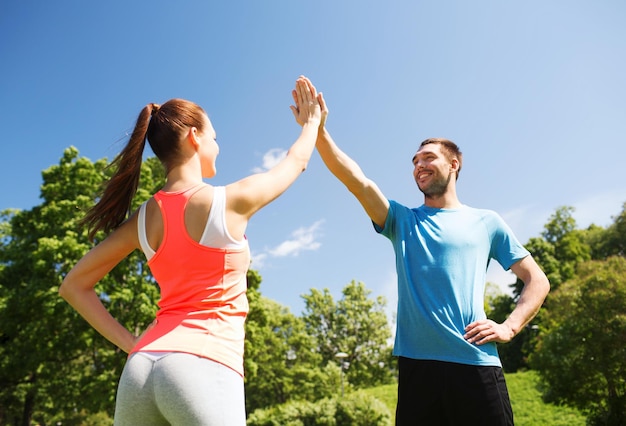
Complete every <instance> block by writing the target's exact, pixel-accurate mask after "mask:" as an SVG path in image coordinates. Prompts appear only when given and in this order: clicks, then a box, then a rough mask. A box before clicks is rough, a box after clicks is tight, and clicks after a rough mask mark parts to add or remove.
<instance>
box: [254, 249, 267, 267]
mask: <svg viewBox="0 0 626 426" xmlns="http://www.w3.org/2000/svg"><path fill="white" fill-rule="evenodd" d="M265 259H267V253H252V263H251V264H252V267H253V268H255V269H258V268H262V267H263V265H265Z"/></svg>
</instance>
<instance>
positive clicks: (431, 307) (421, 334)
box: [374, 200, 529, 366]
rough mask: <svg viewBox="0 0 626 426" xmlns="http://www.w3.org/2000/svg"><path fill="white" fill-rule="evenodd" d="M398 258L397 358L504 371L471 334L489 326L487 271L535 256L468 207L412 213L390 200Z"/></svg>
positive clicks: (490, 347) (386, 231) (491, 347)
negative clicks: (485, 322)
mask: <svg viewBox="0 0 626 426" xmlns="http://www.w3.org/2000/svg"><path fill="white" fill-rule="evenodd" d="M374 227H375V229H376V231H377V232H379V233H380V234H382V235H384V236H385V237H387V238H389V240H391V242H392V243H393V247H394V251H395V254H396V271H397V274H398V315H397V325H396V339H395V345H394V355H396V356H403V357H407V358H413V359H428V360H438V361H448V362H456V363H461V364H470V365H490V366H501V363H500V358H499V356H498V351H497V349H496V344H495V343H487V344H484V345H480V346H478V345H476V344H472V343H468V342H467V341H466V340H465V339H464V338H463V334H464V333H465V327H466V326H467V325H468V324H469V323H471V322H473V321H476V320H479V319H484V318H486V314H485V309H484V293H485V283H486V275H487V266H488V265H489V261H490V259H495V260H496V261H497V262H498V263H500V265H502V267H503V268H504V269H505V270H508V269H509V268H510V267H511V265H513V264H514V263H515V262H517V261H518V260H521V259H523V258H524V257H526V256H528V255H529V252H528V251H527V250H526V249H525V248H524V246H522V245H521V244H520V243H519V241H518V240H517V239H516V238H515V236H514V235H513V232H512V231H511V230H510V228H509V227H508V226H507V225H506V223H504V221H503V220H502V218H501V217H500V216H499V215H498V214H497V213H495V212H493V211H490V210H480V209H474V208H471V207H467V206H462V207H460V208H457V209H437V208H432V207H426V206H424V205H423V206H421V207H419V208H415V209H410V208H408V207H405V206H403V205H401V204H399V203H397V202H395V201H393V200H390V206H389V214H388V215H387V219H386V221H385V227H384V228H383V229H380V227H378V226H377V225H376V224H374Z"/></svg>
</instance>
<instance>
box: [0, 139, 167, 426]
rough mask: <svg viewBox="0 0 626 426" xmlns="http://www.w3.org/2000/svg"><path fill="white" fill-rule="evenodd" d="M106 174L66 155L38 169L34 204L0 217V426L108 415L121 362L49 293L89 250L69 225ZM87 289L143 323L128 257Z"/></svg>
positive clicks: (141, 294)
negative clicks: (37, 193) (38, 188)
mask: <svg viewBox="0 0 626 426" xmlns="http://www.w3.org/2000/svg"><path fill="white" fill-rule="evenodd" d="M144 169H145V170H144V171H143V173H144V174H145V175H147V176H150V177H151V178H152V181H151V182H149V185H148V186H150V187H152V186H154V185H156V184H157V182H156V181H157V180H158V179H157V177H158V176H160V179H161V183H162V181H163V179H162V173H161V174H160V175H159V171H158V169H156V168H155V167H154V164H152V167H151V166H150V163H149V162H148V163H146V164H145V165H144ZM108 173H109V172H108V170H107V169H106V161H105V160H100V161H97V162H95V163H92V162H91V161H89V160H88V159H86V158H79V157H78V151H77V150H76V149H75V148H68V149H67V150H65V151H64V153H63V157H62V158H61V159H60V162H59V164H58V165H55V166H52V167H50V168H48V169H47V170H44V171H43V172H42V177H43V184H42V186H41V197H42V199H43V201H42V203H41V204H40V205H38V206H35V207H33V208H32V209H31V210H25V211H15V210H13V211H5V212H3V213H2V216H1V220H2V222H1V226H0V342H2V345H1V346H0V407H1V408H0V423H1V424H27V423H29V422H30V421H31V420H35V421H37V422H39V423H41V424H48V423H51V422H55V421H63V422H64V424H85V423H86V422H87V420H86V419H85V417H86V416H89V414H88V413H98V412H104V413H107V412H108V413H111V412H112V409H113V403H114V394H115V388H116V383H117V378H118V377H119V374H120V372H121V368H122V365H123V363H124V361H125V358H126V355H125V354H124V353H121V351H119V350H118V349H117V348H114V347H112V345H111V344H110V343H108V342H106V341H105V340H104V339H103V338H102V337H100V335H98V334H97V333H96V332H95V331H93V329H92V328H91V327H89V326H88V325H87V323H86V322H85V321H83V320H82V319H81V318H80V317H79V316H78V315H77V314H76V313H75V312H74V311H73V310H72V309H71V308H70V307H69V305H67V303H65V302H64V301H63V300H62V299H61V298H60V297H59V296H58V287H59V285H60V283H61V281H62V279H63V276H64V275H65V274H66V273H67V272H68V271H69V270H70V268H71V267H72V266H73V265H74V264H75V263H76V262H77V261H78V259H80V257H82V255H83V254H84V253H85V252H86V251H87V250H89V248H90V247H91V244H90V243H89V241H88V240H87V236H86V230H82V229H80V227H79V221H80V219H82V217H83V215H84V212H85V211H86V209H88V208H89V207H90V206H91V205H92V204H93V200H94V199H95V197H96V195H97V194H98V192H99V190H100V186H101V184H102V182H103V181H104V180H105V179H106V178H107V177H108ZM144 183H145V182H144ZM142 190H144V187H143V186H142ZM142 195H143V196H144V198H143V199H145V193H144V192H142ZM141 201H143V200H142V199H139V197H138V198H137V199H136V200H135V202H136V204H138V203H139V202H141ZM100 237H101V236H100ZM97 290H98V291H99V293H100V294H101V296H102V298H103V300H104V301H105V303H107V304H108V305H109V306H108V307H109V308H110V309H111V311H112V312H113V314H114V315H115V316H116V317H117V318H118V319H119V320H120V321H121V322H122V323H124V324H125V325H127V326H129V327H130V328H131V329H132V328H136V329H143V327H145V325H146V324H147V323H148V322H149V321H151V318H150V317H152V315H153V314H154V301H155V300H156V297H157V294H158V292H157V289H156V286H155V285H154V283H153V282H152V280H151V278H150V276H149V273H148V271H147V270H144V269H143V266H142V259H140V258H139V257H138V255H133V256H131V257H130V258H129V259H127V261H126V262H124V263H123V264H121V265H119V266H118V267H117V268H116V269H115V270H114V271H112V272H111V274H109V276H107V278H105V279H104V280H103V281H102V282H101V283H100V284H99V286H98V288H97ZM81 416H82V417H81ZM72 419H73V420H72Z"/></svg>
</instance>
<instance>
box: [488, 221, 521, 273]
mask: <svg viewBox="0 0 626 426" xmlns="http://www.w3.org/2000/svg"><path fill="white" fill-rule="evenodd" d="M489 222H490V228H491V230H490V231H491V233H492V238H491V253H490V255H491V257H492V258H493V259H495V260H496V261H498V263H499V264H500V265H501V266H502V268H504V269H505V270H507V271H508V270H509V269H511V266H512V265H513V264H514V263H515V262H517V261H519V260H522V259H523V258H525V257H526V256H528V255H529V254H530V252H529V251H528V250H526V248H525V247H524V246H523V245H522V244H521V243H520V242H519V240H518V239H517V237H515V234H513V231H512V230H511V228H509V226H508V225H507V224H506V222H504V220H503V219H502V218H501V217H500V216H499V215H498V214H497V213H495V212H491V215H490V220H489Z"/></svg>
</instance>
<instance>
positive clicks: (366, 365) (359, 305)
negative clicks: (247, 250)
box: [303, 281, 395, 388]
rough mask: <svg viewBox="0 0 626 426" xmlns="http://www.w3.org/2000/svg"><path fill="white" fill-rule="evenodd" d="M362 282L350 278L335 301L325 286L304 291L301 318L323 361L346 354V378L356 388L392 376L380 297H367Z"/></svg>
mask: <svg viewBox="0 0 626 426" xmlns="http://www.w3.org/2000/svg"><path fill="white" fill-rule="evenodd" d="M370 293H371V291H370V290H368V289H366V288H365V285H364V284H363V283H357V282H355V281H352V282H351V283H350V284H348V285H347V286H346V287H344V289H343V291H342V294H343V297H342V299H341V300H339V301H338V302H335V300H334V299H333V297H332V295H331V294H330V292H329V291H328V289H324V290H323V291H319V290H317V289H312V290H311V292H310V294H307V295H304V296H303V298H304V301H305V312H304V315H303V319H304V322H305V324H306V329H307V331H308V333H309V334H310V335H311V336H313V338H314V339H315V344H316V351H317V352H318V353H319V354H320V355H321V356H322V359H323V362H324V363H329V362H340V361H339V360H338V359H337V358H336V355H337V353H339V352H344V353H346V354H347V355H348V357H347V358H345V360H344V362H345V363H346V364H344V365H345V366H347V368H345V376H346V379H347V382H349V383H350V384H351V385H353V386H355V387H356V388H362V387H369V386H375V385H378V384H383V383H390V382H391V380H393V371H394V370H393V366H394V365H395V363H394V362H393V360H392V356H391V349H392V348H391V347H390V345H389V344H388V341H389V339H390V338H391V330H390V328H389V324H388V322H387V317H386V315H385V311H384V309H385V305H386V301H385V299H384V298H383V297H378V298H376V299H375V300H372V299H370V298H369V295H370Z"/></svg>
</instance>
